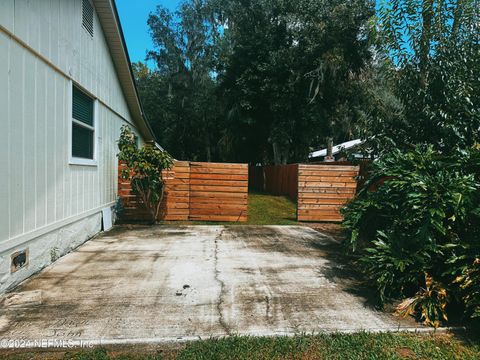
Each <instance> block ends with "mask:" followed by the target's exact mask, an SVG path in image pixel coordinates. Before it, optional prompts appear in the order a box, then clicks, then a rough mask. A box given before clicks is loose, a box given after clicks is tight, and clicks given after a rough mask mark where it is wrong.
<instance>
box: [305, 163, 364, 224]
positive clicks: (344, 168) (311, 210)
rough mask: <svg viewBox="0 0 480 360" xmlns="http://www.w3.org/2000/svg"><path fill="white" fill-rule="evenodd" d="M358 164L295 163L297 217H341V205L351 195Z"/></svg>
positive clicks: (354, 189)
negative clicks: (296, 173) (296, 170)
mask: <svg viewBox="0 0 480 360" xmlns="http://www.w3.org/2000/svg"><path fill="white" fill-rule="evenodd" d="M358 172H359V167H358V166H348V165H311V164H300V165H298V200H297V220H299V221H342V220H343V217H342V215H341V213H340V209H341V207H342V206H343V205H344V204H345V203H346V202H348V201H349V200H351V199H353V198H354V197H355V193H356V190H357V180H356V179H355V178H356V177H357V176H358Z"/></svg>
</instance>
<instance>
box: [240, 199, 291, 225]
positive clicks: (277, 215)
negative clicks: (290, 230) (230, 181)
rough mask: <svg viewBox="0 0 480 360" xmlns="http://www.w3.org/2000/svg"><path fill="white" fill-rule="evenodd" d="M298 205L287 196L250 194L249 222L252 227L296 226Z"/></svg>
mask: <svg viewBox="0 0 480 360" xmlns="http://www.w3.org/2000/svg"><path fill="white" fill-rule="evenodd" d="M296 211H297V210H296V204H295V203H294V202H293V201H292V200H290V199H289V198H288V197H286V196H274V195H268V194H256V193H250V194H248V221H247V224H250V225H295V224H298V222H297V219H296V218H297V214H296Z"/></svg>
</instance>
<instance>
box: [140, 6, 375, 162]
mask: <svg viewBox="0 0 480 360" xmlns="http://www.w3.org/2000/svg"><path fill="white" fill-rule="evenodd" d="M373 13H374V4H373V2H371V1H369V0H355V1H351V2H349V3H348V4H346V3H345V2H344V1H340V0H321V1H318V0H300V1H296V2H292V1H286V0H253V1H245V0H227V1H223V0H222V1H221V0H201V1H198V0H195V1H194V0H188V1H185V2H183V3H182V5H181V6H180V7H179V8H178V10H177V11H175V12H171V11H169V10H167V9H165V8H163V7H161V6H158V7H157V8H156V11H154V12H152V13H151V15H150V17H149V20H148V25H149V27H150V33H151V35H152V40H153V43H154V49H153V50H152V51H150V52H149V54H148V59H149V60H152V61H153V62H154V63H155V64H156V68H155V69H153V70H151V69H149V68H147V67H146V66H145V65H144V64H142V63H137V64H134V73H135V77H136V80H137V83H138V88H139V92H140V95H141V97H142V100H143V103H144V108H145V112H146V114H147V116H148V118H149V119H150V121H151V124H152V128H153V129H154V131H155V133H156V134H157V137H158V139H159V142H160V143H161V144H162V145H163V146H164V147H165V148H166V149H168V150H169V151H170V152H171V153H172V154H173V155H174V156H175V157H176V158H179V159H186V160H199V161H205V160H206V161H214V160H217V161H235V162H238V161H241V162H249V163H271V162H275V163H286V162H292V161H305V160H306V159H307V155H308V153H309V152H310V151H311V150H312V149H313V148H318V147H320V146H322V145H324V144H325V141H326V138H327V137H333V138H334V140H335V141H344V140H345V139H350V138H351V136H352V124H353V123H355V122H356V121H357V120H358V112H357V111H356V109H358V108H361V107H362V104H363V103H364V101H365V99H366V98H367V97H366V96H365V97H363V96H358V94H359V92H360V91H359V87H360V86H363V82H362V81H360V77H361V73H362V69H363V68H364V67H366V66H367V64H368V63H369V61H370V57H371V53H370V43H369V39H368V33H367V30H366V29H367V28H368V21H369V20H370V19H371V17H372V16H373Z"/></svg>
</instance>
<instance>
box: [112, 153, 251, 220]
mask: <svg viewBox="0 0 480 360" xmlns="http://www.w3.org/2000/svg"><path fill="white" fill-rule="evenodd" d="M122 166H123V165H122V164H119V174H121V168H122ZM163 177H164V180H165V193H164V199H163V203H162V211H161V213H160V218H159V220H206V221H246V220H247V216H248V215H247V200H248V198H247V197H248V167H247V165H246V164H224V163H200V162H188V161H176V162H175V164H174V166H173V167H172V169H171V170H168V171H164V173H163ZM118 188H119V189H118V193H119V196H120V198H121V199H122V205H123V213H122V214H121V218H122V220H125V221H142V220H146V219H148V213H147V211H146V210H145V208H144V207H143V205H142V203H141V201H139V199H137V197H136V196H135V195H134V194H133V193H132V191H131V187H130V183H128V182H126V181H125V180H123V179H121V178H120V177H119V179H118Z"/></svg>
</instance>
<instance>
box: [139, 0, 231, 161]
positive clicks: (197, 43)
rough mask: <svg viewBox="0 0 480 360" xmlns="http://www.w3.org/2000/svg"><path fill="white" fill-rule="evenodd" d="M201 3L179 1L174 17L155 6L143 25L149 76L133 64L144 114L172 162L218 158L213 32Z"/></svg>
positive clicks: (218, 106) (218, 107) (218, 108)
mask: <svg viewBox="0 0 480 360" xmlns="http://www.w3.org/2000/svg"><path fill="white" fill-rule="evenodd" d="M210 17H211V16H210V12H209V8H208V7H207V5H206V3H205V1H185V2H183V3H182V5H181V6H180V7H179V9H178V10H177V11H175V12H171V11H169V10H168V9H166V8H164V7H162V6H161V5H159V6H157V8H156V10H155V11H154V12H152V13H151V14H150V16H149V19H148V26H149V27H150V34H151V36H152V41H153V44H154V49H152V50H151V51H149V53H148V56H147V59H148V60H151V61H153V62H154V63H155V65H156V68H155V69H153V70H151V69H149V68H148V67H146V65H145V64H143V63H137V64H134V66H133V70H134V74H135V77H136V80H137V83H138V89H139V93H140V96H141V98H142V100H143V103H144V108H145V112H146V114H147V117H148V118H149V119H150V123H151V125H152V128H153V130H154V132H155V134H156V135H157V137H158V141H159V142H160V143H161V144H162V146H163V147H164V148H165V149H168V151H170V152H171V154H172V155H173V156H174V157H175V158H177V159H183V160H192V161H205V160H206V161H212V160H214V159H218V158H219V156H220V155H219V150H218V141H219V138H220V136H221V135H220V131H221V127H222V124H221V121H222V118H223V114H222V107H221V100H220V99H219V98H218V96H217V95H216V92H215V90H216V86H217V85H216V80H215V77H214V71H215V66H214V64H215V52H214V47H213V44H214V39H213V36H214V32H213V30H212V26H213V24H212V22H211V21H210Z"/></svg>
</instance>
